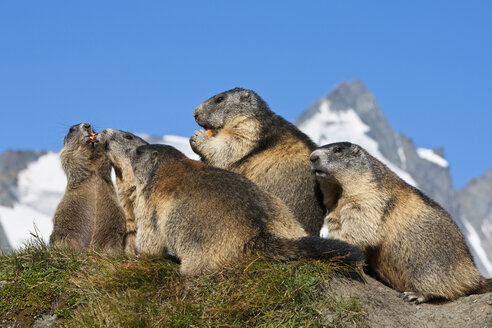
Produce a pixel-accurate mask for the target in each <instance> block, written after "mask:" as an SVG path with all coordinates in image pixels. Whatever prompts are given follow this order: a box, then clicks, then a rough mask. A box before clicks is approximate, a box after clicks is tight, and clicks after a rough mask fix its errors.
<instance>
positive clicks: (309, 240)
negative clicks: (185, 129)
mask: <svg viewBox="0 0 492 328" xmlns="http://www.w3.org/2000/svg"><path fill="white" fill-rule="evenodd" d="M131 162H132V168H133V171H134V174H135V182H136V186H137V198H136V207H135V217H136V220H137V230H138V233H137V238H136V248H137V252H138V253H140V254H149V255H157V256H165V255H166V254H167V252H172V253H173V254H175V255H176V256H177V257H178V258H179V259H180V260H181V267H180V272H181V273H183V274H190V275H192V274H199V273H203V272H210V271H213V270H218V269H221V268H223V267H224V266H226V265H228V264H231V263H232V262H234V261H237V260H240V259H242V258H244V257H245V256H247V255H250V254H253V255H254V254H256V255H261V256H265V257H271V258H276V259H283V260H287V259H294V258H299V257H319V258H332V257H335V256H341V257H344V258H345V260H347V261H358V260H361V259H363V254H362V252H361V251H360V250H359V249H358V248H356V247H354V246H352V245H349V244H347V243H345V242H342V241H339V240H334V239H322V238H319V237H308V236H307V234H306V232H305V231H304V229H303V228H302V227H301V225H300V224H299V223H298V222H297V221H296V219H295V218H294V216H293V215H292V213H291V211H290V210H289V209H288V208H287V206H285V204H284V203H283V202H282V201H281V200H279V199H278V198H277V197H275V196H273V195H270V194H268V193H266V192H264V191H262V190H261V189H260V188H259V187H258V186H256V185H255V184H254V183H252V182H251V181H249V180H248V179H246V178H245V177H243V176H241V175H239V174H236V173H233V172H229V171H226V170H222V169H219V168H215V167H211V166H208V165H206V164H204V163H202V162H198V161H194V160H191V159H189V158H187V157H186V156H185V155H184V154H183V153H181V152H180V151H178V150H177V149H175V148H173V147H171V146H166V145H146V146H140V147H138V148H137V149H136V150H135V151H134V152H132V153H131Z"/></svg>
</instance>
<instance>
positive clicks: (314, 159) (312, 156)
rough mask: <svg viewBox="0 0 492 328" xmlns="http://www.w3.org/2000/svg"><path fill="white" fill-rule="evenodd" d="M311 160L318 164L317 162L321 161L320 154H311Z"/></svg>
mask: <svg viewBox="0 0 492 328" xmlns="http://www.w3.org/2000/svg"><path fill="white" fill-rule="evenodd" d="M309 160H310V161H311V163H313V164H316V163H317V162H319V155H318V154H316V153H313V154H311V156H309Z"/></svg>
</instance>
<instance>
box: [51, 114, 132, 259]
mask: <svg viewBox="0 0 492 328" xmlns="http://www.w3.org/2000/svg"><path fill="white" fill-rule="evenodd" d="M60 159H61V163H62V167H63V170H64V171H65V174H66V176H67V187H66V189H65V194H64V195H63V198H62V200H61V201H60V203H59V204H58V206H57V208H56V211H55V215H54V217H53V232H52V234H51V236H50V244H51V245H52V246H67V247H69V248H71V249H74V250H81V249H86V248H88V247H92V246H93V247H98V248H101V249H102V250H105V251H110V252H113V253H118V252H121V251H122V250H123V236H124V234H125V215H124V213H123V209H122V208H121V206H120V205H119V202H118V198H117V196H116V191H115V189H114V186H113V183H112V181H111V164H110V162H109V159H108V158H107V157H106V154H105V153H104V149H103V147H101V146H100V145H99V142H98V140H97V136H96V134H95V133H94V131H93V129H92V127H91V125H90V124H89V123H80V124H78V125H74V126H72V127H70V130H69V132H68V134H67V135H66V136H65V139H64V145H63V149H62V151H61V154H60Z"/></svg>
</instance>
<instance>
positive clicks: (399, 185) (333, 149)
mask: <svg viewBox="0 0 492 328" xmlns="http://www.w3.org/2000/svg"><path fill="white" fill-rule="evenodd" d="M310 159H311V163H312V170H313V172H314V173H315V175H316V177H317V179H318V181H319V183H320V185H321V190H323V188H324V185H325V184H326V183H330V184H331V183H336V184H338V185H339V186H340V187H341V189H342V191H341V195H340V198H339V199H338V203H337V205H336V207H335V208H334V210H333V211H331V212H330V213H329V214H328V215H327V217H326V220H327V223H328V228H329V230H330V236H331V237H333V238H338V239H341V240H345V241H347V242H349V243H351V244H354V245H356V246H358V247H360V248H361V249H362V250H363V251H365V253H366V256H367V262H368V264H369V267H370V268H371V269H372V270H373V271H374V272H375V273H376V274H377V275H378V276H379V277H380V278H381V279H382V280H383V281H385V282H386V283H388V284H389V285H390V286H392V287H393V288H395V289H396V290H398V291H400V292H403V293H402V294H400V296H401V297H403V298H404V299H405V300H406V301H414V300H415V301H416V303H421V302H426V301H428V300H431V299H434V298H442V299H447V300H452V299H455V298H457V297H460V296H464V295H467V294H471V293H474V292H479V291H482V290H483V291H485V290H486V289H487V288H490V286H489V287H487V286H486V285H487V284H488V283H487V282H486V281H485V279H484V278H483V277H481V276H480V274H479V272H478V270H477V268H476V267H475V264H474V263H473V260H472V257H471V255H470V252H469V250H468V247H467V246H466V243H465V239H464V237H463V234H462V233H461V232H460V230H459V228H458V227H457V226H456V224H455V223H454V222H453V220H452V219H451V217H450V216H449V214H448V213H447V212H446V211H445V210H444V209H443V208H441V207H440V206H439V205H438V204H437V203H435V202H434V201H433V200H431V199H429V198H428V197H427V196H425V195H424V194H422V192H420V191H419V190H417V189H416V188H414V187H412V186H410V185H408V184H407V183H406V182H404V181H403V180H402V179H400V178H399V177H398V176H397V175H396V174H395V173H393V172H392V171H391V170H390V169H388V167H386V166H385V165H384V164H383V163H381V162H380V161H378V160H377V159H375V158H374V157H372V156H371V155H369V154H368V153H367V151H365V150H364V149H362V148H361V147H360V146H358V145H354V144H351V143H348V142H340V143H334V144H329V145H326V146H323V147H320V148H319V149H317V150H315V151H314V152H313V153H312V155H311V157H310Z"/></svg>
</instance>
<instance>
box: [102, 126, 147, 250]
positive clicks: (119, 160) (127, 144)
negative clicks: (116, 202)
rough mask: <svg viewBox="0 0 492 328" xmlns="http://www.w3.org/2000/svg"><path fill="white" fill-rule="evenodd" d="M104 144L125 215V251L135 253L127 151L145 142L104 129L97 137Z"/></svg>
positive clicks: (132, 181) (132, 185) (132, 178)
mask: <svg viewBox="0 0 492 328" xmlns="http://www.w3.org/2000/svg"><path fill="white" fill-rule="evenodd" d="M98 139H99V141H100V142H101V145H102V146H104V149H105V150H106V154H107V156H108V158H109V159H110V161H111V164H112V165H113V168H114V171H115V175H116V186H117V188H118V196H119V198H120V202H121V205H122V206H123V210H124V211H125V216H126V236H125V243H124V245H125V253H127V254H131V255H135V253H136V252H135V238H136V233H137V225H136V223H135V214H134V208H135V189H136V188H135V176H134V175H133V170H132V166H131V163H130V157H129V155H128V154H129V153H130V152H131V151H132V150H134V149H135V148H137V147H138V146H142V145H147V142H146V141H145V140H143V139H142V138H140V137H137V136H136V135H134V134H132V133H130V132H125V131H120V130H115V129H105V130H103V131H102V132H101V133H99V137H98Z"/></svg>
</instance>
